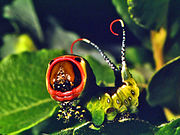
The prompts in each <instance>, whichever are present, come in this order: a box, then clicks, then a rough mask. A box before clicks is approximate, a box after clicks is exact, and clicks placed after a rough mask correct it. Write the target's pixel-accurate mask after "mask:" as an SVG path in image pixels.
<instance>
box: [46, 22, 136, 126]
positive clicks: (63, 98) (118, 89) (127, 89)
mask: <svg viewBox="0 0 180 135" xmlns="http://www.w3.org/2000/svg"><path fill="white" fill-rule="evenodd" d="M115 22H120V23H121V26H122V28H123V38H122V47H121V61H122V64H121V66H120V67H119V68H118V67H116V65H115V64H114V63H113V62H112V61H111V60H110V59H109V58H108V57H107V56H106V55H105V53H104V52H103V51H102V50H101V49H100V48H99V47H98V46H97V45H96V44H94V43H93V42H91V41H90V40H88V39H85V38H80V39H77V40H75V41H74V42H73V43H72V45H71V54H70V55H64V56H60V57H57V58H55V59H53V60H51V61H50V63H49V66H48V69H47V74H46V85H47V90H48V92H49V94H50V95H51V97H52V99H54V100H56V101H57V102H58V104H59V106H60V110H59V113H58V119H64V120H65V121H66V122H67V121H69V119H70V118H72V117H73V118H77V119H78V120H80V121H81V120H83V119H85V120H88V121H92V123H93V124H94V125H95V126H101V125H102V124H103V122H104V121H105V120H107V121H113V120H115V118H116V117H117V116H118V115H119V114H121V115H122V116H124V114H125V113H136V111H137V106H138V97H139V88H138V86H137V84H136V82H135V80H134V78H133V77H132V75H131V73H130V72H129V70H128V68H127V65H126V61H125V30H124V23H123V21H122V20H121V19H116V20H114V21H113V22H112V23H111V24H110V31H111V32H112V33H113V34H114V35H116V36H118V35H119V34H117V33H115V32H114V31H113V30H112V26H113V24H114V23H115ZM79 41H81V42H85V43H87V44H88V45H91V46H93V47H94V48H95V49H96V50H98V52H99V53H100V54H101V56H102V57H103V59H104V60H105V61H106V63H107V64H108V65H109V67H110V68H111V69H112V70H113V71H114V75H115V87H101V86H98V85H97V84H96V78H95V75H94V73H93V70H92V68H91V67H90V65H89V63H88V61H87V60H86V59H84V58H83V57H81V56H78V55H74V54H73V46H74V45H75V43H76V42H79Z"/></svg>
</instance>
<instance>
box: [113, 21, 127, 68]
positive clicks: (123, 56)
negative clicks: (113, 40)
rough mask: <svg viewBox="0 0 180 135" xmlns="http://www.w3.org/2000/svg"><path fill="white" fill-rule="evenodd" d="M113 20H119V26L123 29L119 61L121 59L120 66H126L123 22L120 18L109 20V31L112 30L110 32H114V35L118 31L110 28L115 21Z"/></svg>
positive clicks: (116, 34)
mask: <svg viewBox="0 0 180 135" xmlns="http://www.w3.org/2000/svg"><path fill="white" fill-rule="evenodd" d="M115 22H120V23H121V27H122V30H123V37H122V47H121V61H122V66H126V61H125V47H126V46H125V40H126V38H125V37H126V34H125V29H124V22H123V21H122V20H121V19H116V20H114V21H112V22H111V24H110V31H111V32H112V34H114V35H115V36H119V34H118V33H115V32H114V31H113V30H112V25H113V24H114V23H115Z"/></svg>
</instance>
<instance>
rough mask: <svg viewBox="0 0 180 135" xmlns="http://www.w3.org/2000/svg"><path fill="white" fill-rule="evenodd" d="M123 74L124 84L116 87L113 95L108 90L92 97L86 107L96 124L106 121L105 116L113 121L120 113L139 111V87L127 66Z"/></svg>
mask: <svg viewBox="0 0 180 135" xmlns="http://www.w3.org/2000/svg"><path fill="white" fill-rule="evenodd" d="M121 76H122V81H123V83H124V84H123V85H122V86H121V87H119V88H116V92H115V93H114V94H112V95H111V94H109V93H108V91H107V92H105V93H103V94H102V95H99V97H92V98H91V100H90V101H89V102H88V103H87V106H86V107H87V109H88V110H89V112H90V113H91V116H92V122H93V123H94V124H95V125H96V126H99V125H101V124H102V123H103V122H104V119H105V116H106V118H107V120H109V121H112V120H114V118H115V117H116V116H117V114H119V113H125V112H130V113H135V112H136V111H137V106H138V104H139V103H138V97H139V88H138V86H137V84H136V82H135V80H134V79H133V78H132V76H131V74H130V73H129V71H128V69H127V68H126V67H125V68H124V69H123V70H122V72H121Z"/></svg>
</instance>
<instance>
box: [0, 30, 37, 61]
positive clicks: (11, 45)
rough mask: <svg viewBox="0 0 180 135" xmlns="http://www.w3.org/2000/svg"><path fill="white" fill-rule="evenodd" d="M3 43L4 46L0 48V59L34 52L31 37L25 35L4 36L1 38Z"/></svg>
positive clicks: (34, 48) (34, 47)
mask: <svg viewBox="0 0 180 135" xmlns="http://www.w3.org/2000/svg"><path fill="white" fill-rule="evenodd" d="M3 42H4V44H3V46H2V47H1V48H0V57H2V58H3V57H5V56H7V55H10V54H15V53H21V52H25V51H29V52H31V51H35V50H36V46H35V45H34V43H33V41H32V39H31V37H30V36H29V35H27V34H21V35H16V34H6V35H5V36H4V37H3Z"/></svg>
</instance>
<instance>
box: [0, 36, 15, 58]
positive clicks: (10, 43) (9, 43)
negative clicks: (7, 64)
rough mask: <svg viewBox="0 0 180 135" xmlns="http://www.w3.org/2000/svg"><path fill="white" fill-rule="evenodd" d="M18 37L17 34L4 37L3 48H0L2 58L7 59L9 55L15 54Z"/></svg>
mask: <svg viewBox="0 0 180 135" xmlns="http://www.w3.org/2000/svg"><path fill="white" fill-rule="evenodd" d="M17 40H18V39H17V35H15V34H6V35H4V36H3V42H4V44H3V46H2V47H1V48H0V57H2V58H3V57H5V56H7V55H8V54H13V53H15V52H16V51H15V44H16V42H17Z"/></svg>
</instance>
